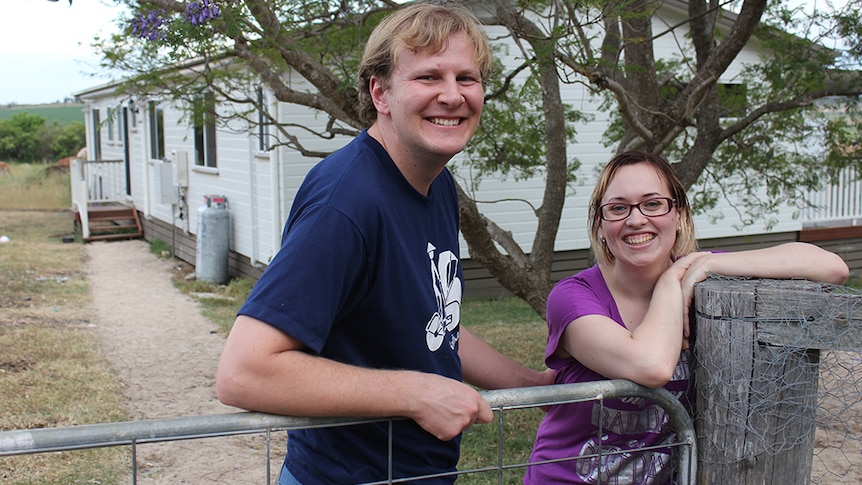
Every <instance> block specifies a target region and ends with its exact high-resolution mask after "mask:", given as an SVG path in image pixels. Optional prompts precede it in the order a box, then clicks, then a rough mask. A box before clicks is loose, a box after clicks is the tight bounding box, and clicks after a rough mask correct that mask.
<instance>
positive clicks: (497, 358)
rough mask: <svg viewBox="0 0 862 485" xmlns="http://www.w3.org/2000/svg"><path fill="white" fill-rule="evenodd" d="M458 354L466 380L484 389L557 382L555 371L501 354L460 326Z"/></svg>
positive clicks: (542, 384)
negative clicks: (532, 367)
mask: <svg viewBox="0 0 862 485" xmlns="http://www.w3.org/2000/svg"><path fill="white" fill-rule="evenodd" d="M458 345H459V346H460V347H459V348H458V355H459V356H460V357H461V369H462V372H463V375H464V381H465V382H468V383H470V384H473V385H474V386H477V387H480V388H482V389H510V388H514V387H530V386H544V385H550V384H553V383H554V371H553V370H551V369H546V370H545V371H541V372H540V371H536V370H533V369H530V368H529V367H525V366H523V365H521V364H519V363H517V362H515V361H514V360H512V359H511V358H509V357H507V356H505V355H503V354H501V353H500V352H498V351H497V350H496V349H494V348H493V347H491V346H490V345H488V344H487V343H486V342H485V341H483V340H482V339H480V338H479V337H477V336H475V335H473V333H472V332H470V331H469V330H467V329H466V328H464V326H463V325H462V326H461V337H460V339H459V341H458Z"/></svg>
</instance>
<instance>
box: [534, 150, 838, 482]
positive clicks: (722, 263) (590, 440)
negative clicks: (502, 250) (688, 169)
mask: <svg viewBox="0 0 862 485" xmlns="http://www.w3.org/2000/svg"><path fill="white" fill-rule="evenodd" d="M589 229H590V241H591V244H592V248H593V251H594V253H595V255H596V259H597V261H598V264H596V265H595V266H593V267H591V268H588V269H586V270H584V271H581V272H580V273H578V274H576V275H574V276H571V277H568V278H566V279H564V280H562V281H560V282H559V283H558V284H557V285H556V286H555V287H554V289H553V290H552V291H551V294H550V295H549V296H548V307H547V321H548V345H547V348H546V350H545V356H546V358H545V362H546V364H547V365H548V367H550V368H552V369H554V370H555V371H556V372H557V374H556V383H558V384H564V383H574V382H586V381H595V380H601V379H628V380H631V381H634V382H636V383H638V384H641V385H643V386H647V387H661V386H664V387H665V388H666V389H668V390H669V391H670V392H671V393H673V394H674V395H676V396H677V397H678V398H679V399H680V401H682V402H683V404H688V400H687V398H686V395H687V391H688V387H689V382H688V381H689V372H690V371H689V359H688V350H687V348H688V344H687V338H688V321H687V315H688V306H689V304H690V302H691V297H692V291H693V287H694V284H695V283H697V282H699V281H701V280H703V279H705V278H706V276H707V274H708V273H716V274H723V275H728V276H750V277H760V278H795V277H799V278H806V279H809V280H816V281H823V282H827V283H834V284H842V283H844V282H845V281H846V279H847V276H848V274H849V270H848V268H847V265H846V264H845V263H844V261H843V260H842V259H841V258H840V257H839V256H837V255H835V254H833V253H830V252H828V251H825V250H823V249H820V248H818V247H817V246H813V245H810V244H805V243H788V244H782V245H779V246H775V247H772V248H766V249H756V250H752V251H741V252H734V253H730V252H719V253H709V252H694V250H695V248H696V240H695V237H694V225H693V223H692V215H691V207H690V206H689V202H688V198H687V197H686V195H685V190H684V188H683V186H682V184H681V183H680V181H679V179H678V178H677V177H676V175H675V174H674V172H673V169H672V168H671V166H670V165H669V164H668V163H667V162H666V161H665V160H663V159H662V158H661V157H659V156H657V155H652V154H649V153H643V152H626V153H623V154H620V155H618V156H616V157H615V158H614V159H613V160H611V161H610V162H609V163H608V165H607V166H606V167H605V169H604V171H603V172H602V174H601V176H600V177H599V181H598V184H597V185H596V188H595V190H594V191H593V195H592V198H591V200H590V222H589ZM657 413H658V415H657ZM599 425H601V426H602V435H601V436H599V435H598V426H599ZM674 438H675V433H674V432H673V430H671V429H669V428H668V427H667V416H666V413H665V412H664V411H663V410H661V409H660V408H658V407H657V406H655V405H652V403H650V402H648V401H644V400H641V399H615V400H605V401H604V402H602V403H598V402H595V401H590V402H582V403H573V404H564V405H557V406H553V407H551V408H550V410H549V411H548V414H547V415H546V416H545V419H544V420H543V421H542V423H541V425H540V426H539V430H538V433H537V437H536V442H535V445H534V448H533V454H532V456H531V459H530V461H531V462H542V461H545V460H553V459H557V458H565V457H578V456H584V457H585V458H580V459H575V460H568V461H561V462H557V463H546V464H536V465H531V466H530V467H529V468H528V470H527V474H526V476H525V478H524V483H525V484H528V485H539V484H541V485H548V484H555V483H566V484H571V483H585V484H605V483H613V484H638V485H640V484H664V483H670V482H671V481H672V474H673V471H672V467H671V461H670V450H669V449H668V448H666V447H662V445H665V444H667V443H670V442H672V441H673V440H674ZM649 446H657V448H655V449H652V450H649V451H641V452H637V453H631V452H626V450H630V449H636V448H644V447H649ZM599 450H601V454H602V455H601V458H595V457H594V456H593V457H587V456H588V455H594V454H597V453H598V452H599Z"/></svg>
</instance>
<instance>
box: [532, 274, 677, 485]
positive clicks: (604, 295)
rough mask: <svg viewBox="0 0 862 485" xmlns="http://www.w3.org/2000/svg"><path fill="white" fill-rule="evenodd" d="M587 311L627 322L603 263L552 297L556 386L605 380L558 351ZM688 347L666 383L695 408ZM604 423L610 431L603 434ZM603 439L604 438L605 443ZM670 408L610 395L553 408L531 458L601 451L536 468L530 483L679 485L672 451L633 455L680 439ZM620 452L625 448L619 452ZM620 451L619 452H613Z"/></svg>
mask: <svg viewBox="0 0 862 485" xmlns="http://www.w3.org/2000/svg"><path fill="white" fill-rule="evenodd" d="M584 315H604V316H606V317H608V318H611V319H612V320H614V321H615V322H617V323H618V324H620V325H621V326H623V327H624V326H625V325H624V324H623V319H622V317H621V316H620V312H619V309H618V308H617V305H616V302H615V301H614V299H613V296H611V292H610V290H609V289H608V286H607V284H606V283H605V280H604V278H603V277H602V273H601V271H599V267H598V266H593V267H591V268H588V269H586V270H584V271H581V272H580V273H578V274H576V275H574V276H570V277H568V278H565V279H563V280H561V281H560V282H559V283H557V284H556V286H554V289H553V290H552V291H551V293H550V295H549V296H548V307H547V321H548V345H547V347H546V349H545V363H546V364H547V366H548V367H550V368H552V369H554V370H555V371H556V372H557V376H556V383H557V384H569V383H575V382H589V381H598V380H606V379H607V378H605V377H604V376H602V375H600V374H598V373H596V372H593V371H592V370H590V369H588V368H587V367H586V366H584V365H583V364H581V363H580V362H579V361H578V360H577V359H574V358H571V357H569V358H560V357H556V356H554V353H555V352H556V351H557V348H558V347H559V344H560V339H561V338H562V336H563V333H564V332H565V330H566V327H567V326H568V325H569V323H570V322H572V321H573V320H575V319H576V318H579V317H582V316H584ZM689 373H690V369H689V352H688V351H687V350H686V351H683V352H682V354H681V355H680V359H679V363H678V364H677V367H676V370H675V371H674V375H673V378H672V379H671V381H670V382H668V383H667V385H665V389H667V390H669V391H670V392H671V393H673V394H674V395H675V396H677V397H678V398H679V399H680V401H681V402H682V403H683V404H684V405H686V406H687V405H688V402H689V401H688V399H687V391H688V386H689ZM600 424H601V427H602V431H603V435H602V436H601V437H600V436H598V431H599V425H600ZM599 439H601V442H599ZM675 439H676V433H675V432H674V431H673V429H671V428H670V425H669V419H668V416H667V413H666V412H665V411H664V409H662V408H661V407H659V406H658V405H656V404H654V403H652V402H650V401H648V400H645V399H641V398H624V399H606V400H604V402H603V403H601V402H599V401H586V402H579V403H572V404H561V405H557V406H552V407H551V409H550V410H549V411H548V414H547V415H546V416H545V418H544V420H543V421H542V423H541V424H540V425H539V429H538V432H537V435H536V442H535V444H534V446H533V453H532V455H531V456H530V461H531V462H539V461H545V460H553V459H558V458H567V457H578V456H585V455H592V454H597V453H598V452H599V449H600V448H601V452H602V456H601V458H596V457H589V458H580V459H575V460H568V461H561V462H557V463H547V464H541V465H531V466H530V467H529V468H528V469H527V474H526V476H525V477H524V483H525V484H527V485H552V484H572V483H584V484H613V485H622V484H626V485H647V484H649V485H655V484H665V483H671V482H672V479H673V477H672V475H673V471H672V466H671V465H672V463H671V455H670V449H669V448H659V449H655V450H650V451H642V452H636V453H631V452H626V450H630V449H634V448H643V447H647V446H655V445H658V446H661V445H663V444H666V443H670V442H673V441H674V440H675ZM617 452H620V453H618V454H617ZM611 453H614V454H611Z"/></svg>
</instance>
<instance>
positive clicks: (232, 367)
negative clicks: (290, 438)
mask: <svg viewBox="0 0 862 485" xmlns="http://www.w3.org/2000/svg"><path fill="white" fill-rule="evenodd" d="M216 394H217V395H218V399H219V401H221V402H222V403H224V404H227V405H229V406H235V407H239V408H243V409H247V410H250V411H259V412H266V413H273V414H282V415H289V416H312V417H330V416H331V417H387V416H403V417H408V418H411V419H413V420H414V421H416V422H417V423H418V424H419V425H420V426H421V427H422V428H423V429H425V430H426V431H428V432H429V433H431V434H433V435H434V436H436V437H437V438H439V439H442V440H449V439H452V438H454V437H455V436H456V435H458V433H460V432H461V431H463V430H464V429H466V428H468V427H469V426H470V425H472V424H474V423H487V422H490V421H491V419H492V418H493V415H492V413H491V409H490V407H489V406H488V403H487V402H485V400H484V399H482V397H481V396H480V395H479V394H478V392H476V391H475V390H474V389H472V388H471V387H470V386H467V385H465V384H463V383H461V382H458V381H456V380H453V379H449V378H446V377H442V376H439V375H435V374H428V373H423V372H415V371H406V370H378V369H364V368H360V367H356V366H351V365H346V364H341V363H339V362H335V361H332V360H329V359H325V358H322V357H319V356H315V355H312V354H310V353H308V352H306V351H305V348H304V346H303V345H302V343H301V342H299V341H298V340H296V339H294V338H292V337H290V336H289V335H287V334H285V333H283V332H281V331H279V330H278V329H276V328H275V327H272V326H270V325H268V324H267V323H265V322H261V321H259V320H256V319H254V318H251V317H247V316H239V317H238V318H237V319H236V322H235V323H234V326H233V328H232V329H231V332H230V335H229V336H228V339H227V342H226V343H225V347H224V350H223V352H222V356H221V359H220V361H219V365H218V370H217V372H216Z"/></svg>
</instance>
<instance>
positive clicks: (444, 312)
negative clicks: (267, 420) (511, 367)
mask: <svg viewBox="0 0 862 485" xmlns="http://www.w3.org/2000/svg"><path fill="white" fill-rule="evenodd" d="M459 257H460V256H459V242H458V201H457V193H456V191H455V185H454V182H453V180H452V176H451V174H450V173H449V172H448V171H446V170H444V171H443V172H442V173H441V174H440V176H438V177H437V179H436V180H434V182H433V184H432V185H431V190H430V192H429V195H428V196H427V197H426V196H424V195H422V194H420V193H419V192H417V191H416V190H415V189H414V188H413V187H412V186H411V185H410V184H409V183H408V182H407V180H406V179H405V178H404V177H403V175H402V174H401V172H400V171H399V170H398V169H397V167H396V166H395V164H394V162H393V161H392V159H391V158H390V157H389V155H388V154H387V153H386V151H385V150H384V149H383V147H382V146H381V145H380V144H379V143H378V142H377V141H376V140H374V139H373V138H371V137H370V136H368V134H367V132H364V131H363V132H362V133H361V134H360V135H359V136H358V137H356V138H355V139H354V140H353V141H351V142H350V143H349V144H348V145H346V146H345V147H344V148H342V149H341V150H339V151H338V152H336V153H334V154H332V155H331V156H329V157H327V158H325V159H324V160H322V161H321V162H320V163H318V164H317V165H315V166H314V167H313V168H312V169H311V171H310V172H309V173H308V175H307V177H306V179H305V181H304V182H303V184H302V186H301V187H300V189H299V192H298V193H297V196H296V198H295V200H294V204H293V207H292V209H291V213H290V216H289V218H288V221H287V224H286V226H285V229H284V234H283V239H282V247H281V249H280V250H279V252H278V253H277V254H276V256H275V257H274V258H273V260H272V262H271V263H270V265H269V267H267V269H266V271H265V272H264V274H263V275H262V276H261V278H260V280H259V281H258V282H257V284H255V286H254V288H253V289H252V292H251V294H250V295H249V297H248V300H246V302H245V304H244V305H243V306H242V308H241V309H240V311H239V314H240V315H248V316H250V317H253V318H256V319H258V320H261V321H264V322H266V323H268V324H270V325H272V326H274V327H276V328H278V329H279V330H281V331H283V332H284V333H286V334H289V335H291V336H292V337H294V338H296V339H298V340H300V341H301V342H303V343H304V344H305V345H306V346H308V347H309V348H310V349H311V351H312V352H314V353H317V354H319V355H321V356H323V357H326V358H329V359H332V360H336V361H339V362H343V363H347V364H352V365H356V366H362V367H368V368H377V369H411V370H419V371H423V372H429V373H435V374H440V375H443V376H447V377H450V378H453V379H458V380H461V361H460V359H459V358H458V338H459V335H460V326H459V325H460V320H461V319H460V307H461V297H462V288H463V273H462V270H461V265H460V261H459ZM380 398H381V399H386V396H385V395H382V396H380ZM393 426H394V428H393V429H394V431H393V445H392V453H393V462H394V463H393V467H394V468H393V469H394V473H393V478H399V477H405V476H416V475H422V474H431V473H440V472H445V471H453V470H455V466H456V465H457V462H458V453H459V439H455V440H452V441H449V442H443V441H440V440H438V439H437V438H435V437H434V436H433V435H431V434H428V433H427V432H425V431H424V430H422V429H421V428H420V427H419V426H418V425H416V423H415V422H413V421H412V420H407V419H403V420H398V421H395V422H394V424H393ZM387 456H388V424H387V423H385V422H384V423H375V424H367V425H356V426H343V427H336V428H324V429H314V430H300V431H291V432H290V435H289V439H288V453H287V457H286V464H287V467H288V469H289V470H290V472H291V473H292V474H293V475H294V476H296V478H297V479H299V480H300V481H301V482H302V483H303V484H304V485H313V484H318V483H319V484H338V485H343V484H349V483H362V482H369V481H375V480H384V479H386V478H387V477H388V475H387V473H388V472H387V468H388V465H387ZM453 481H454V477H449V478H446V479H437V480H436V481H423V482H422V483H429V484H430V483H452V482H453Z"/></svg>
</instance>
